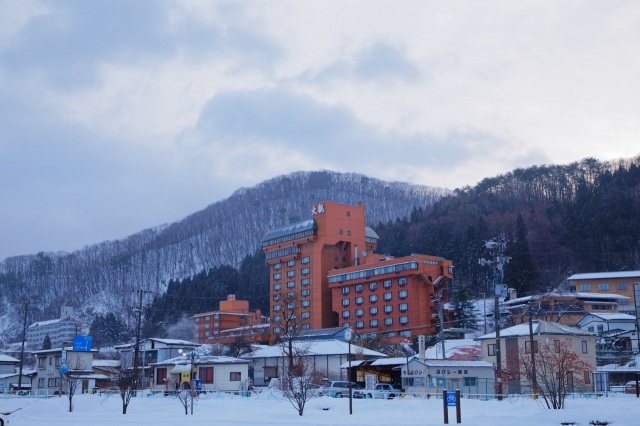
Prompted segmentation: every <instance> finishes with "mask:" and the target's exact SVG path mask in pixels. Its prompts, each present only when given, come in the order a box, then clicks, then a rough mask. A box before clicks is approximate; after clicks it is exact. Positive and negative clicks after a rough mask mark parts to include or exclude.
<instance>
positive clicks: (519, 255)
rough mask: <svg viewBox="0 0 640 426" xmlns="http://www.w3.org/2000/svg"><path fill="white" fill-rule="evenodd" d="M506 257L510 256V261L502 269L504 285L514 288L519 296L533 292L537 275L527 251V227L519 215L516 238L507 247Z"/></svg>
mask: <svg viewBox="0 0 640 426" xmlns="http://www.w3.org/2000/svg"><path fill="white" fill-rule="evenodd" d="M507 255H509V256H511V260H510V261H509V263H508V264H506V265H505V267H504V284H506V285H507V286H509V287H510V288H515V289H516V291H517V292H518V294H521V295H523V294H526V293H529V292H531V291H533V290H534V289H533V288H532V287H533V282H534V280H535V278H536V275H537V274H536V268H535V267H534V264H533V259H532V258H531V253H530V251H529V241H528V240H527V227H526V226H525V224H524V219H522V216H521V215H518V219H517V221H516V237H515V240H514V241H513V243H511V244H509V246H508V247H507Z"/></svg>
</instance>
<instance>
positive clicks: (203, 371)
mask: <svg viewBox="0 0 640 426" xmlns="http://www.w3.org/2000/svg"><path fill="white" fill-rule="evenodd" d="M198 375H199V378H200V380H202V383H213V367H200V368H198Z"/></svg>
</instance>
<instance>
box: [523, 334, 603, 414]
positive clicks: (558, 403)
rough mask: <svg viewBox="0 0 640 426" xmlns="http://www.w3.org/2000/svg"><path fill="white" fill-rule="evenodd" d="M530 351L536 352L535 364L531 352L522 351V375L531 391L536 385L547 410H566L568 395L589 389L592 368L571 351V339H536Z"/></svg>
mask: <svg viewBox="0 0 640 426" xmlns="http://www.w3.org/2000/svg"><path fill="white" fill-rule="evenodd" d="M529 350H533V351H534V359H535V361H534V362H532V361H531V353H530V352H527V351H526V350H525V348H521V349H520V365H522V370H521V373H522V374H523V375H524V377H525V378H526V379H527V381H528V382H529V384H530V385H531V387H532V389H533V387H534V383H535V384H536V386H537V389H538V392H539V394H540V396H541V397H542V398H543V399H544V402H545V403H546V405H547V408H549V409H551V408H553V409H554V410H559V409H563V408H564V401H565V398H566V396H567V393H569V392H573V391H574V389H582V390H584V389H586V388H587V384H588V381H590V380H591V374H592V373H593V367H592V366H591V364H589V363H588V362H585V361H583V360H582V359H581V358H580V356H579V355H578V354H577V353H575V352H573V351H572V350H571V340H570V339H565V340H564V341H560V340H555V341H553V342H550V343H543V342H542V341H539V340H537V341H535V343H534V345H533V348H529ZM534 376H535V380H534Z"/></svg>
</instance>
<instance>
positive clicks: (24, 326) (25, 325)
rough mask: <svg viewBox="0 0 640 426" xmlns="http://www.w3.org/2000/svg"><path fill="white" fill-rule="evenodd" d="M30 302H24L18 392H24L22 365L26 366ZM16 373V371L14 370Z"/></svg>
mask: <svg viewBox="0 0 640 426" xmlns="http://www.w3.org/2000/svg"><path fill="white" fill-rule="evenodd" d="M28 306H29V301H28V300H25V301H24V322H23V324H22V345H21V347H20V372H19V374H18V392H20V391H21V390H22V365H23V364H24V341H25V339H26V338H27V307H28ZM14 371H15V370H14Z"/></svg>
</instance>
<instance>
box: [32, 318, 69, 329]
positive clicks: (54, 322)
mask: <svg viewBox="0 0 640 426" xmlns="http://www.w3.org/2000/svg"><path fill="white" fill-rule="evenodd" d="M63 321H72V322H80V320H79V319H78V318H76V317H73V316H66V317H63V318H56V319H52V320H46V321H37V322H34V323H33V324H31V325H30V326H29V327H28V328H31V327H41V326H43V325H52V324H57V323H59V322H63Z"/></svg>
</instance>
